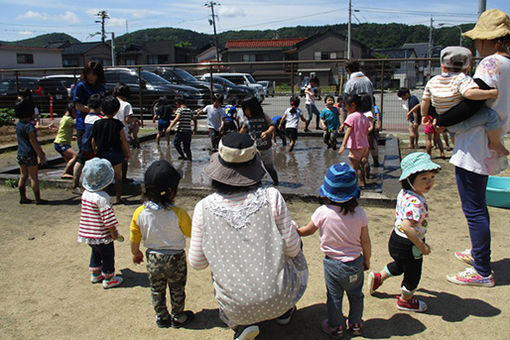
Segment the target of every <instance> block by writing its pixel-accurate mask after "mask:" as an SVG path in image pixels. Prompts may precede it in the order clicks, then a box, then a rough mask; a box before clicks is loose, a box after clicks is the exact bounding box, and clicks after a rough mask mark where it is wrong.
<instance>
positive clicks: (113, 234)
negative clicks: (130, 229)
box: [110, 228, 119, 240]
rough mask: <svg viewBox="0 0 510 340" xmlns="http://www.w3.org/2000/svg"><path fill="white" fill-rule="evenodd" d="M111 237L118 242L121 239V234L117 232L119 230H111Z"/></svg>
mask: <svg viewBox="0 0 510 340" xmlns="http://www.w3.org/2000/svg"><path fill="white" fill-rule="evenodd" d="M110 237H111V238H112V239H113V240H116V239H117V238H118V237H119V232H118V231H117V228H113V229H112V230H110Z"/></svg>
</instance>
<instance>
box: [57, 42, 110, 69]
mask: <svg viewBox="0 0 510 340" xmlns="http://www.w3.org/2000/svg"><path fill="white" fill-rule="evenodd" d="M64 46H65V47H64V51H63V52H62V65H63V66H64V67H82V66H85V65H86V64H87V63H88V62H89V61H96V62H100V63H101V64H103V66H110V65H111V64H112V50H111V46H110V45H108V44H105V43H103V42H100V41H99V42H86V43H77V44H69V43H66V44H65V45H64Z"/></svg>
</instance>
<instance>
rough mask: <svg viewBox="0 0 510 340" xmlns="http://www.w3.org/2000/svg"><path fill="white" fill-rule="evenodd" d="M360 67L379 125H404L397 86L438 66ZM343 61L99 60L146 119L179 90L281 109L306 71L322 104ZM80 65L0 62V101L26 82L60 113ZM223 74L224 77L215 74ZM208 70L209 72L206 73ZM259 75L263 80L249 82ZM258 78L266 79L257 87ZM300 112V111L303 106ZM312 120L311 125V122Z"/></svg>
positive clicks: (194, 98) (196, 99)
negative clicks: (0, 65)
mask: <svg viewBox="0 0 510 340" xmlns="http://www.w3.org/2000/svg"><path fill="white" fill-rule="evenodd" d="M359 61H360V65H361V71H362V72H363V73H364V74H365V75H366V76H368V77H369V78H370V79H371V81H372V83H373V85H374V97H375V101H376V103H377V104H378V105H379V107H380V109H381V111H382V114H383V125H382V127H383V129H384V130H386V131H406V130H407V127H408V123H407V121H406V113H407V102H403V101H402V100H400V99H399V98H398V97H397V90H398V89H399V88H401V87H407V88H409V89H410V90H411V93H412V94H415V95H416V96H417V97H418V98H421V96H422V93H423V88H424V86H425V83H426V81H427V80H428V79H429V78H430V75H435V74H439V73H440V67H439V60H438V59H408V58H406V59H361V60H359ZM345 62H346V60H312V61H297V60H289V61H270V62H237V63H223V62H220V63H214V62H211V63H206V64H197V63H195V64H162V65H137V66H118V67H105V75H106V84H105V87H106V90H107V92H112V91H113V88H114V87H115V85H116V84H117V83H125V84H127V85H128V86H129V88H130V90H131V97H130V99H129V101H130V102H131V104H132V105H133V108H134V110H135V113H136V114H137V115H140V117H141V118H143V119H152V114H153V111H154V109H155V107H156V106H157V103H158V100H159V99H160V97H163V96H166V97H167V98H169V99H170V101H171V100H172V99H173V97H174V96H176V95H179V96H183V97H184V98H185V99H186V101H187V103H188V106H190V107H191V108H193V109H198V108H201V107H203V106H205V105H207V104H209V103H210V102H211V100H212V98H213V96H214V95H215V94H222V95H224V97H225V99H226V100H225V104H227V103H233V104H239V102H240V101H241V100H242V99H243V98H245V97H247V96H257V97H258V98H259V99H260V100H261V101H262V104H263V107H264V111H265V112H266V113H267V114H268V115H269V116H275V115H282V114H283V113H284V112H285V109H286V108H287V107H288V106H289V98H290V96H293V95H296V96H300V97H301V98H302V101H301V108H302V109H303V111H306V110H305V109H304V107H305V105H304V99H305V98H304V87H305V86H306V84H307V81H308V80H309V79H310V78H312V77H317V78H318V79H319V86H318V87H319V91H318V92H317V93H316V105H317V107H318V109H319V111H320V110H322V109H323V108H324V107H325V103H324V100H323V99H324V96H325V95H327V94H331V95H334V96H335V98H336V97H337V96H338V95H341V93H342V91H341V89H342V87H343V85H344V84H345V82H346V81H347V80H348V75H347V73H346V71H345V67H344V66H345ZM81 71H82V69H81V68H72V67H66V68H51V69H17V70H9V69H0V107H13V105H14V103H15V101H16V95H17V91H18V89H20V88H30V89H31V90H32V92H33V93H34V100H35V101H36V103H37V105H38V107H39V109H40V111H41V112H42V113H43V114H50V113H51V114H52V115H53V116H60V115H61V114H62V113H63V111H64V109H65V105H66V104H67V103H68V102H69V101H71V100H72V92H73V88H74V85H75V84H76V83H77V82H78V81H79V80H80V74H81ZM218 74H219V75H223V77H224V78H225V79H227V81H224V80H221V81H220V80H219V79H218V78H217V76H218ZM211 75H212V77H211ZM258 81H264V82H265V84H260V83H257V82H258ZM265 85H266V86H265ZM305 114H306V113H305ZM312 126H313V125H312Z"/></svg>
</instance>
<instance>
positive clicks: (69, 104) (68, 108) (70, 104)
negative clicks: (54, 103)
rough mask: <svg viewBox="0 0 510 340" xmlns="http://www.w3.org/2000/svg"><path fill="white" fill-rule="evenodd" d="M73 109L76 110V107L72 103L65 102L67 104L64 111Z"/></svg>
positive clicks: (70, 111)
mask: <svg viewBox="0 0 510 340" xmlns="http://www.w3.org/2000/svg"><path fill="white" fill-rule="evenodd" d="M73 110H76V107H75V106H74V103H67V105H66V112H69V113H72V112H73Z"/></svg>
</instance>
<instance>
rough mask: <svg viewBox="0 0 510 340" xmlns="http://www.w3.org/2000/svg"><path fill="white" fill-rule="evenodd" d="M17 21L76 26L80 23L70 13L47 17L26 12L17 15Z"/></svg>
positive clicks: (74, 15) (47, 15)
mask: <svg viewBox="0 0 510 340" xmlns="http://www.w3.org/2000/svg"><path fill="white" fill-rule="evenodd" d="M18 19H29V20H44V21H47V20H57V21H63V22H65V23H68V24H77V23H79V22H80V18H78V16H77V15H76V14H74V13H73V12H71V11H66V12H64V13H63V14H57V15H49V14H48V13H46V12H35V11H26V12H25V13H24V14H22V15H19V16H18Z"/></svg>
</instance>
